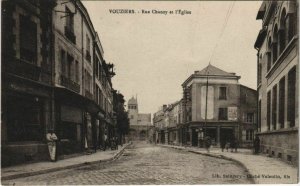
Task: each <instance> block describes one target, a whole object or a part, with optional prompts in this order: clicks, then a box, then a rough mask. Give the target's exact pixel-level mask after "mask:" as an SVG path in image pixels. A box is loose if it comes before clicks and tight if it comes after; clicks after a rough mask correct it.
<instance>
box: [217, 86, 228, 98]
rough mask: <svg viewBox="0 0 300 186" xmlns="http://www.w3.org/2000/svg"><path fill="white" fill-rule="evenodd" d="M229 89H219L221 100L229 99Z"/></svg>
mask: <svg viewBox="0 0 300 186" xmlns="http://www.w3.org/2000/svg"><path fill="white" fill-rule="evenodd" d="M226 91H227V89H226V87H220V89H219V99H227V92H226Z"/></svg>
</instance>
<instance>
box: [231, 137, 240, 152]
mask: <svg viewBox="0 0 300 186" xmlns="http://www.w3.org/2000/svg"><path fill="white" fill-rule="evenodd" d="M237 146H238V141H237V139H236V138H235V137H234V136H233V137H232V138H231V142H230V148H231V152H233V149H235V152H237Z"/></svg>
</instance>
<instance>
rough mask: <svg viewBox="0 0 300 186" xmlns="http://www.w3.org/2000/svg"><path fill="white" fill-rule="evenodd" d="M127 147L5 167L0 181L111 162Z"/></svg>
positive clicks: (125, 145)
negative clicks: (52, 160) (55, 160)
mask: <svg viewBox="0 0 300 186" xmlns="http://www.w3.org/2000/svg"><path fill="white" fill-rule="evenodd" d="M128 145H130V143H127V144H124V145H123V147H121V146H119V148H118V150H106V151H97V152H96V153H93V154H89V155H82V156H78V157H73V158H69V159H63V160H59V161H57V162H50V161H49V162H38V163H31V164H23V165H17V166H11V167H5V168H2V169H1V180H10V179H16V178H20V177H27V176H33V175H38V174H44V173H49V172H54V171H59V170H64V169H69V168H75V167H80V166H83V165H87V164H93V163H100V162H108V161H112V160H114V159H116V158H118V157H119V156H120V155H121V154H122V152H123V151H124V149H125V148H126V147H127V146H128Z"/></svg>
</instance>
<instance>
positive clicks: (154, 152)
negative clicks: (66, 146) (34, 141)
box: [2, 142, 251, 185]
mask: <svg viewBox="0 0 300 186" xmlns="http://www.w3.org/2000/svg"><path fill="white" fill-rule="evenodd" d="M217 175H218V176H217ZM224 175H225V176H226V175H227V177H223V176H224ZM246 175H247V172H246V171H245V170H243V168H242V167H240V166H238V165H237V164H235V163H233V162H231V161H228V160H223V159H217V158H213V157H208V156H203V155H199V154H194V153H190V152H185V151H180V150H176V149H170V148H164V147H159V146H155V145H150V144H146V143H145V142H140V143H133V145H131V146H129V147H128V148H127V149H126V150H125V151H124V153H123V155H122V156H121V157H120V158H119V159H118V160H116V161H114V162H110V163H109V162H108V163H100V164H93V165H87V166H84V167H80V168H74V169H67V170H63V171H57V172H52V173H48V174H42V175H36V176H31V177H25V178H19V179H15V180H8V181H4V182H3V183H2V184H4V185H6V184H9V185H12V184H16V185H25V184H26V185H33V184H34V185H37V184H38V185H45V184H47V185H76V184H81V185H85V184H89V185H93V184H97V185H101V184H114V185H116V184H117V185H121V184H126V185H128V184H139V185H141V184H162V185H163V184H208V183H209V184H221V183H223V184H229V183H230V184H248V183H251V180H249V179H247V178H246V177H247V176H246Z"/></svg>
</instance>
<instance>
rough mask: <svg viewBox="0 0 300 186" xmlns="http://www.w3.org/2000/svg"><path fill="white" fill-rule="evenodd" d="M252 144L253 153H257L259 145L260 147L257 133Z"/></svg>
mask: <svg viewBox="0 0 300 186" xmlns="http://www.w3.org/2000/svg"><path fill="white" fill-rule="evenodd" d="M253 146H254V153H255V154H258V153H259V147H260V139H259V137H258V135H256V136H255V139H254V145H253Z"/></svg>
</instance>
